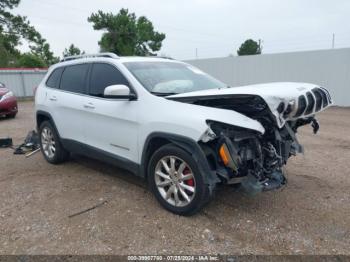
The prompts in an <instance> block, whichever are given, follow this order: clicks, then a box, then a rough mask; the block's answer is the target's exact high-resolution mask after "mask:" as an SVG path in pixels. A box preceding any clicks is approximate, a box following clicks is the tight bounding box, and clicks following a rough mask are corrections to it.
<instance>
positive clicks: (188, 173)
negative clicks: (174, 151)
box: [155, 156, 196, 207]
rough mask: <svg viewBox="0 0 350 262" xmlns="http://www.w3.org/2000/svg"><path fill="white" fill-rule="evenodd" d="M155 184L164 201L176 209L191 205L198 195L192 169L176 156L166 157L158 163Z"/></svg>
mask: <svg viewBox="0 0 350 262" xmlns="http://www.w3.org/2000/svg"><path fill="white" fill-rule="evenodd" d="M155 183H156V186H157V189H158V191H159V193H160V195H161V196H162V197H163V199H164V200H165V201H166V202H167V203H169V204H170V205H172V206H175V207H184V206H187V205H189V204H190V203H191V202H192V200H193V198H194V196H195V194H196V181H195V177H194V174H193V172H192V169H191V168H190V166H189V165H188V164H187V163H186V162H185V161H184V160H182V159H181V158H179V157H176V156H165V157H163V158H162V159H160V160H159V161H158V163H157V165H156V168H155Z"/></svg>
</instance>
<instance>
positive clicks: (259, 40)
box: [259, 39, 261, 53]
mask: <svg viewBox="0 0 350 262" xmlns="http://www.w3.org/2000/svg"><path fill="white" fill-rule="evenodd" d="M259 52H260V53H261V39H259Z"/></svg>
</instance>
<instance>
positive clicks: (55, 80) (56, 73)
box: [46, 67, 63, 88]
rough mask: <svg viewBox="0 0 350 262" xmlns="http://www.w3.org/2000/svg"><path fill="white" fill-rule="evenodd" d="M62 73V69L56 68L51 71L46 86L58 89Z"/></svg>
mask: <svg viewBox="0 0 350 262" xmlns="http://www.w3.org/2000/svg"><path fill="white" fill-rule="evenodd" d="M62 72H63V67H60V68H56V69H55V70H53V72H52V73H51V75H50V76H49V78H48V79H47V81H46V86H48V87H51V88H59V86H60V80H61V76H62Z"/></svg>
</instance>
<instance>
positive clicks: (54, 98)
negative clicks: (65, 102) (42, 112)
mask: <svg viewBox="0 0 350 262" xmlns="http://www.w3.org/2000/svg"><path fill="white" fill-rule="evenodd" d="M49 99H50V101H57V97H56V96H51V97H50V98H49Z"/></svg>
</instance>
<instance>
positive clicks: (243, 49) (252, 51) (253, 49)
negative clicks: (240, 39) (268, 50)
mask: <svg viewBox="0 0 350 262" xmlns="http://www.w3.org/2000/svg"><path fill="white" fill-rule="evenodd" d="M261 49H262V48H261V46H260V45H259V43H258V42H256V41H254V40H252V39H248V40H246V41H245V42H244V43H243V44H242V45H241V46H240V48H239V49H238V50H237V54H238V55H239V56H242V55H260V54H261Z"/></svg>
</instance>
